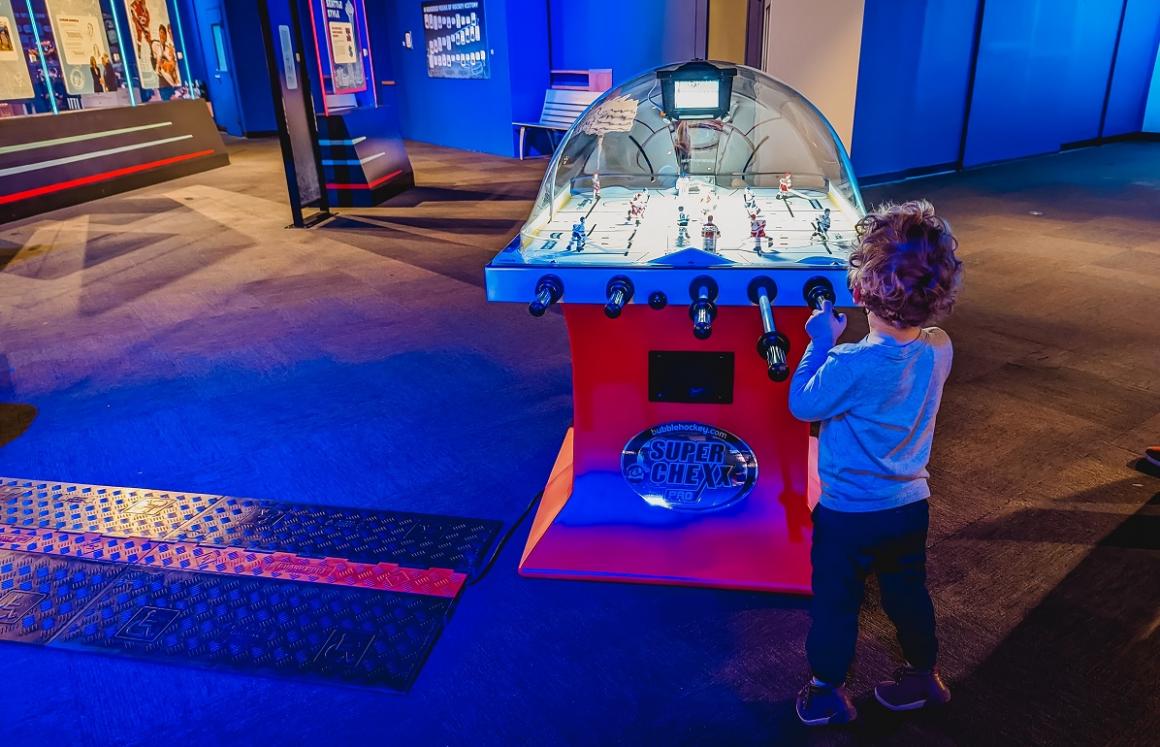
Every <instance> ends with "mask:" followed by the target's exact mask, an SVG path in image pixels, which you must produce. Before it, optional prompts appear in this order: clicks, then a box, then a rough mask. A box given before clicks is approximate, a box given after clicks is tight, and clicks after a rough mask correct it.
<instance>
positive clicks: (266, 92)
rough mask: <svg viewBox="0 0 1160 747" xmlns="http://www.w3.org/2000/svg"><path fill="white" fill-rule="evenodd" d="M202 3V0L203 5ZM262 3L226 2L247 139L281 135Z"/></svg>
mask: <svg viewBox="0 0 1160 747" xmlns="http://www.w3.org/2000/svg"><path fill="white" fill-rule="evenodd" d="M201 1H202V0H199V2H201ZM259 1H260V0H224V2H222V5H223V6H224V10H225V15H226V22H227V23H228V24H229V33H230V52H231V53H232V54H233V58H234V77H235V80H236V81H237V86H238V91H239V93H240V94H241V100H240V101H239V102H238V103H239V105H240V107H241V112H242V128H243V130H244V133H245V134H246V135H259V134H269V133H274V132H277V131H278V125H277V123H275V121H274V96H273V94H272V93H271V91H270V69H269V67H268V65H267V63H266V47H265V45H264V43H263V41H262V26H261V18H260V16H259V15H258V2H259Z"/></svg>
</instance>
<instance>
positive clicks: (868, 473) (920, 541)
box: [789, 200, 963, 726]
mask: <svg viewBox="0 0 1160 747" xmlns="http://www.w3.org/2000/svg"><path fill="white" fill-rule="evenodd" d="M858 236H859V243H858V247H857V249H855V251H854V252H853V253H852V254H851V255H850V270H849V281H850V287H851V289H852V291H853V294H854V302H855V303H857V304H859V305H860V306H863V307H865V309H866V315H867V317H868V318H869V322H870V333H869V334H868V335H866V337H865V338H864V339H862V340H860V341H859V342H856V343H853V344H844V345H835V344H834V342H835V340H837V338H838V337H839V336H840V335H841V334H842V331H843V330H844V329H845V328H846V317H845V315H844V314H843V315H835V314H834V312H833V307H832V305H831V304H830V303H829V302H828V301H826V302H825V303H824V304H823V306H822V309H821V310H820V311H815V312H814V314H813V316H811V317H810V319H809V320H808V321H807V322H806V332H807V333H808V334H809V336H810V340H811V341H810V344H809V345H808V346H807V347H806V351H805V353H804V355H803V356H802V361H801V364H800V365H799V366H798V369H797V371H796V372H794V375H793V381H792V382H791V385H790V394H789V407H790V411H791V412H792V413H793V414H794V416H795V417H798V418H800V419H802V420H811V421H821V431H820V435H819V437H818V475H819V477H820V478H821V486H822V491H821V499H820V501H819V503H818V506H817V508H816V509H814V514H813V519H814V537H813V549H812V551H811V556H810V558H811V561H812V563H813V590H814V598H813V610H812V617H813V625H812V627H811V628H810V633H809V637H808V639H807V640H806V652H807V655H808V658H809V663H810V668H811V669H812V670H813V675H814V676H813V679H811V680H810V682H809V683H807V684H806V686H805V687H804V688H802V691H801V692H800V693H799V694H798V697H797V703H796V705H797V714H798V717H799V718H800V719H801V720H802V721H803V722H804V723H806V724H808V725H811V726H813V725H820V724H830V723H844V722H847V721H850V720H852V719H854V718H855V717H856V716H857V711H856V710H855V709H854V704H853V702H852V701H851V700H850V696H849V695H848V694H847V693H846V690H845V688H844V687H843V683H844V681H845V679H846V672H847V670H848V669H849V667H850V663H851V661H852V660H853V658H854V645H855V643H856V641H857V639H858V609H859V607H861V605H862V595H863V588H864V585H865V580H866V576H867V575H868V574H869V573H871V572H877V574H878V581H879V586H880V587H881V590H882V607H883V609H884V610H885V611H886V614H887V615H889V616H890V619H891V621H892V622H893V623H894V626H895V628H896V629H897V631H898V641H899V643H900V644H901V645H902V651H903V654H904V655H905V656H906V660H907V663H906V665H905V666H903V667H901V668H900V669H899V670H898V671H897V672H895V674H894V679H893V680H892V681H889V682H883V683H881V684H879V685H878V686H877V687H876V688H874V695H875V697H876V698H877V699H878V701H879V702H880V703H882V705H884V706H886V707H887V708H889V709H891V710H894V711H907V710H913V709H916V708H922V707H923V706H925V705H927V704H929V703H946V702H947V701H949V700H950V691H949V690H948V689H947V687H946V685H945V684H943V681H942V679H941V678H940V677H939V674H938V670H937V669H935V656H936V654H937V652H938V641H937V639H936V638H935V629H934V607H933V606H932V604H931V600H930V594H929V593H928V592H927V590H926V533H927V521H928V513H927V500H926V499H927V497H928V496H929V495H930V490H929V489H928V488H927V482H926V481H927V476H928V473H927V471H926V464H927V461H928V459H929V458H930V444H931V438H932V436H933V435H934V421H935V415H936V414H937V413H938V407H939V401H940V399H941V397H942V388H943V383H944V382H945V381H946V378H947V374H948V373H949V372H950V369H951V343H950V340H949V339H948V338H947V335H946V333H945V332H943V331H942V330H941V329H939V328H937V327H924V325H926V324H927V323H929V322H933V321H937V320H938V319H940V318H942V317H944V316H946V315H947V314H948V313H950V311H951V307H952V306H954V302H955V297H956V296H957V295H958V292H959V288H960V287H961V285H962V275H963V271H962V262H960V261H959V260H958V259H957V258H956V257H955V248H956V247H957V246H958V242H957V241H956V240H955V237H954V236H953V235H952V234H951V231H950V227H949V226H948V225H947V223H946V222H945V221H943V220H942V219H941V218H939V217H938V216H936V215H935V213H934V208H933V207H932V206H931V204H930V203H929V202H926V201H925V200H921V201H917V202H907V203H904V204H902V205H884V206H882V207H880V208H879V209H878V210H876V211H875V212H873V213H871V214H870V215H867V216H866V217H865V218H863V219H862V221H861V222H860V223H859V224H858Z"/></svg>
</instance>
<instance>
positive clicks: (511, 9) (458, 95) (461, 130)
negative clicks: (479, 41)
mask: <svg viewBox="0 0 1160 747" xmlns="http://www.w3.org/2000/svg"><path fill="white" fill-rule="evenodd" d="M421 6H422V3H421V0H395V2H392V3H391V4H389V5H387V9H386V13H387V22H388V26H389V28H390V31H391V36H392V37H393V38H391V39H390V40H389V47H388V48H389V49H390V52H391V66H392V68H393V70H394V74H395V79H396V80H397V81H398V94H399V111H400V120H401V122H400V124H401V127H402V130H403V136H404V137H406V138H410V139H414V140H421V141H424V142H428V143H436V144H438V145H446V146H450V147H453V148H463V149H465V150H475V151H483V152H486V153H494V154H496V155H502V156H511V155H514V154H515V130H514V128H513V127H512V122H513V121H515V120H517V119H524V118H530V119H532V120H533V121H534V120H538V119H539V116H540V109H541V107H542V105H543V102H544V90H545V89H546V88H547V87H548V47H547V6H546V4H545V2H544V0H488V2H487V3H486V5H485V6H484V23H485V33H486V34H487V41H488V46H489V47H490V48H491V49H492V50H493V52H494V54H492V55H491V58H490V64H491V77H490V78H489V79H487V80H457V79H450V78H429V77H427V55H426V52H425V50H424V36H423V15H422V10H421ZM379 7H382V6H379ZM368 12H371V13H372V22H374V20H375V18H376V16H378V15H379V14H376V13H374V11H369V10H368ZM407 31H410V32H411V36H412V39H413V44H414V47H413V48H412V49H406V48H404V47H403V45H402V40H403V34H404V33H405V32H407Z"/></svg>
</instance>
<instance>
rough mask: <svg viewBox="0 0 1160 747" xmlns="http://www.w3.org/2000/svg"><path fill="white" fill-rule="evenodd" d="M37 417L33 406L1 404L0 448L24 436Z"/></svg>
mask: <svg viewBox="0 0 1160 747" xmlns="http://www.w3.org/2000/svg"><path fill="white" fill-rule="evenodd" d="M36 415H37V409H36V408H35V407H33V406H32V405H22V404H0V447H3V446H5V445H6V444H8V443H11V442H12V441H15V440H16V439H18V438H20V437H21V436H23V435H24V432H25V431H27V430H28V426H30V425H32V421H33V420H36Z"/></svg>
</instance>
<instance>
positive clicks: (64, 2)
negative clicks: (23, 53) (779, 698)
mask: <svg viewBox="0 0 1160 747" xmlns="http://www.w3.org/2000/svg"><path fill="white" fill-rule="evenodd" d="M45 8H47V10H48V18H49V20H50V21H51V22H52V35H53V36H54V37H56V50H57V54H58V56H59V58H60V72H61V77H63V78H64V87H65V90H66V91H68V92H69V93H70V94H72V95H74V96H77V95H80V94H83V93H104V91H105V65H106V64H109V43H108V40H107V39H106V38H105V17H104V16H103V15H102V14H101V4H100V0H45Z"/></svg>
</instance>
